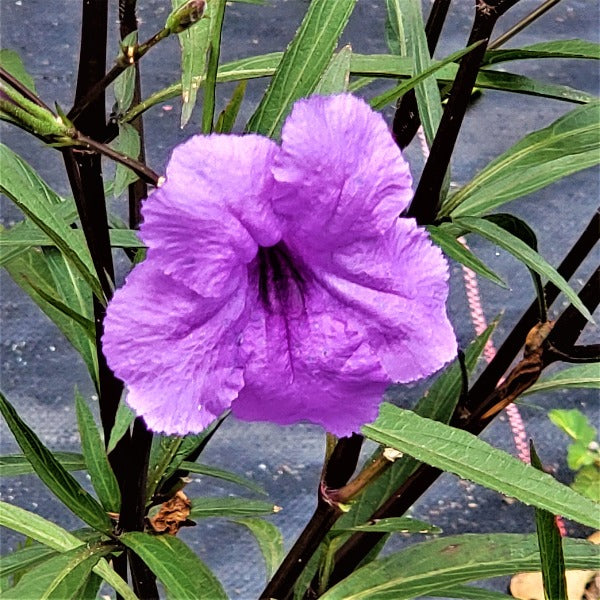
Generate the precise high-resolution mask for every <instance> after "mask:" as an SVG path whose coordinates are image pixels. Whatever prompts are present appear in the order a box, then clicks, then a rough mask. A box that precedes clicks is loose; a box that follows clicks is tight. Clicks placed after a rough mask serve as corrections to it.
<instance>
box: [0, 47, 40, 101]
mask: <svg viewBox="0 0 600 600" xmlns="http://www.w3.org/2000/svg"><path fill="white" fill-rule="evenodd" d="M0 66H1V67H2V68H3V69H5V70H6V71H8V72H9V73H10V74H11V75H12V76H13V77H14V78H15V79H18V80H19V81H20V82H21V83H22V84H23V85H24V86H25V87H26V88H27V89H29V90H30V91H32V92H33V93H34V94H36V93H37V92H36V90H35V81H34V80H33V77H32V76H31V75H30V74H29V73H28V72H27V69H25V65H24V64H23V61H22V60H21V57H20V56H19V55H18V54H17V53H16V52H15V51H14V50H8V49H6V48H2V49H1V50H0Z"/></svg>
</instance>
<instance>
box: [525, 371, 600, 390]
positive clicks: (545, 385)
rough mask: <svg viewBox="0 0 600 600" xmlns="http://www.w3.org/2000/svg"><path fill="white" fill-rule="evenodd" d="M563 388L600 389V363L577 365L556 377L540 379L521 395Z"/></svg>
mask: <svg viewBox="0 0 600 600" xmlns="http://www.w3.org/2000/svg"><path fill="white" fill-rule="evenodd" d="M563 388H590V389H594V390H597V389H600V363H590V364H587V365H577V366H575V367H569V368H568V369H563V370H562V371H559V372H558V373H555V374H554V375H549V376H547V377H543V378H540V380H539V381H538V382H537V383H535V384H534V385H532V386H531V387H530V388H529V389H528V390H526V391H525V392H524V393H523V394H521V395H522V396H525V395H527V394H535V393H537V392H550V391H553V390H557V389H563Z"/></svg>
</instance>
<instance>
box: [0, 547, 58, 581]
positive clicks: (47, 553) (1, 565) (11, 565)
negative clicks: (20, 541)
mask: <svg viewBox="0 0 600 600" xmlns="http://www.w3.org/2000/svg"><path fill="white" fill-rule="evenodd" d="M53 556H56V552H55V551H54V550H52V548H48V547H46V546H42V545H41V544H35V545H27V546H25V547H24V548H20V549H19V550H16V551H15V552H11V553H10V554H4V555H3V556H2V562H0V577H6V576H8V575H12V574H13V573H16V572H18V571H25V570H29V569H31V567H34V566H35V565H38V564H40V563H42V562H45V561H46V560H48V559H49V558H51V557H53Z"/></svg>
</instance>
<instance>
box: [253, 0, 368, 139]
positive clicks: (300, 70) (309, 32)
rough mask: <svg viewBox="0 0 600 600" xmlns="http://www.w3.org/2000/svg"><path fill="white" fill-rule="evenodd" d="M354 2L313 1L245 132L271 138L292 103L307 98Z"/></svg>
mask: <svg viewBox="0 0 600 600" xmlns="http://www.w3.org/2000/svg"><path fill="white" fill-rule="evenodd" d="M355 4H356V0H328V1H327V2H322V1H319V0H313V1H312V2H311V4H310V6H309V8H308V11H307V12H306V15H305V17H304V19H303V21H302V23H301V25H300V28H299V29H298V31H297V33H296V35H295V37H294V39H293V40H292V42H291V44H290V45H289V46H288V48H287V50H286V51H285V53H284V55H283V58H282V59H281V62H280V63H279V66H278V67H277V70H276V71H275V74H274V75H273V79H272V80H271V83H270V84H269V87H268V89H267V91H266V93H265V95H264V97H263V99H262V101H261V102H260V104H259V105H258V108H257V109H256V112H255V113H254V115H253V116H252V118H251V119H250V121H249V122H248V126H247V131H249V132H254V133H262V134H263V135H266V136H269V137H272V136H274V135H276V134H277V133H278V132H279V129H280V127H281V125H282V123H283V119H284V118H285V116H286V115H287V113H288V111H289V110H290V108H291V106H292V104H293V103H294V101H296V100H297V99H298V98H302V97H304V96H308V95H309V94H310V93H311V92H312V91H313V90H314V88H315V86H316V85H317V83H318V81H319V79H320V77H321V75H322V74H323V72H324V70H325V69H326V67H327V64H328V63H329V60H330V58H331V55H332V53H333V50H334V48H335V46H336V44H337V41H338V39H339V37H340V35H341V33H342V31H343V30H344V28H345V27H346V23H347V22H348V19H349V18H350V15H351V14H352V11H353V9H354V6H355Z"/></svg>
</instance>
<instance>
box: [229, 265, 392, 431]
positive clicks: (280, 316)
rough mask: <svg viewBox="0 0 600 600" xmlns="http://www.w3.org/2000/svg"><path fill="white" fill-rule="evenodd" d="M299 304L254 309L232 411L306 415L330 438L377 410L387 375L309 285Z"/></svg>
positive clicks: (279, 419)
mask: <svg viewBox="0 0 600 600" xmlns="http://www.w3.org/2000/svg"><path fill="white" fill-rule="evenodd" d="M256 279H257V274H256V273H254V274H253V275H251V277H250V281H251V283H250V285H251V286H252V285H253V283H252V281H253V280H254V281H256ZM259 306H260V305H259ZM303 306H304V310H302V311H290V310H288V311H287V312H286V311H285V310H277V311H273V310H269V309H265V308H262V309H261V308H259V307H257V309H256V310H255V311H254V313H253V315H252V319H251V321H250V323H249V324H248V326H247V327H246V330H245V331H244V334H243V340H242V352H244V353H245V355H246V368H245V370H244V380H245V385H244V388H243V389H242V390H241V391H240V394H239V397H238V399H237V400H235V401H234V402H233V404H232V411H233V413H234V414H235V415H236V416H237V417H239V418H241V419H245V420H249V421H270V422H272V423H279V424H281V425H285V424H290V423H297V422H300V421H310V422H312V423H316V424H319V425H322V426H323V427H324V428H325V429H326V430H327V431H329V432H331V433H334V434H336V435H338V436H344V435H350V434H351V433H352V432H358V431H360V427H361V426H362V425H363V424H364V423H367V422H370V421H372V420H374V419H375V417H376V416H377V410H378V406H379V404H380V402H381V399H382V396H383V393H384V391H385V389H386V387H387V386H388V385H389V383H390V382H389V377H388V376H387V374H386V373H385V371H384V370H383V369H382V366H381V363H380V361H379V359H378V357H377V356H376V355H375V354H374V353H373V351H372V350H371V348H370V346H369V344H368V341H367V339H366V338H367V336H366V334H365V331H364V328H363V326H362V324H361V323H360V322H358V321H357V320H356V319H355V318H354V315H353V313H352V312H351V311H348V310H347V309H346V307H345V306H344V305H342V304H340V303H339V302H337V301H335V299H333V298H332V297H331V296H330V295H329V294H328V293H327V292H326V291H325V290H323V288H322V287H320V286H319V285H316V284H314V283H313V285H311V286H310V287H308V288H307V289H306V291H305V294H304V298H303Z"/></svg>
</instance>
